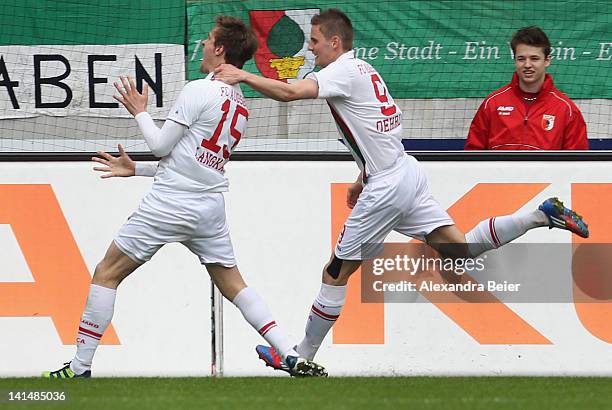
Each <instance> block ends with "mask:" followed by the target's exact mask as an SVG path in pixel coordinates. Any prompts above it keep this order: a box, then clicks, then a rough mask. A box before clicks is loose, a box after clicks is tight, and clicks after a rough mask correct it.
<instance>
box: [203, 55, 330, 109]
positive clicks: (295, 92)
mask: <svg viewBox="0 0 612 410" xmlns="http://www.w3.org/2000/svg"><path fill="white" fill-rule="evenodd" d="M215 80H220V81H223V82H224V83H227V84H230V85H232V84H236V83H245V84H248V85H249V86H251V88H253V89H254V90H256V91H259V92H260V93H262V94H264V95H266V96H268V97H270V98H273V99H275V100H277V101H295V100H305V99H309V98H317V96H318V95H319V85H318V84H317V82H316V81H314V80H298V81H295V82H293V83H291V84H288V83H285V82H282V81H278V80H273V79H271V78H265V77H260V76H258V75H256V74H252V73H249V72H248V71H244V70H241V69H239V68H236V67H234V66H233V65H231V64H221V65H220V66H219V67H217V68H216V69H215Z"/></svg>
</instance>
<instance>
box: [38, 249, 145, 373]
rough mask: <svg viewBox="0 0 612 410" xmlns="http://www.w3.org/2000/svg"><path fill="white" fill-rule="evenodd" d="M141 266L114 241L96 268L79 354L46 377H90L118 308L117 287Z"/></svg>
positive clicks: (88, 297)
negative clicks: (95, 359) (98, 352)
mask: <svg viewBox="0 0 612 410" xmlns="http://www.w3.org/2000/svg"><path fill="white" fill-rule="evenodd" d="M139 266H140V264H139V263H137V262H135V261H133V260H132V259H130V258H129V257H128V256H127V255H125V254H124V253H123V252H121V250H120V249H119V248H118V247H117V246H116V245H115V242H112V243H111V245H110V246H109V248H108V250H107V251H106V255H105V256H104V258H103V259H102V261H101V262H100V263H99V264H98V266H96V270H95V272H94V276H93V279H92V281H91V285H90V287H89V295H88V296H87V304H86V306H85V311H84V312H83V316H82V317H81V322H80V324H79V330H78V336H77V342H76V345H77V352H76V355H75V356H74V358H73V359H72V361H70V362H68V363H65V364H64V367H62V368H60V369H58V370H55V371H51V372H44V373H43V377H46V378H52V379H69V378H74V377H90V376H91V364H92V361H93V357H94V354H95V352H96V349H97V348H98V345H99V344H100V339H101V338H102V335H103V334H104V331H105V330H106V328H107V327H108V325H109V323H110V322H111V319H112V318H113V312H114V309H115V295H116V293H117V287H118V286H119V284H120V283H121V282H122V281H123V279H125V278H126V277H127V276H128V275H129V274H130V273H132V272H133V271H134V270H135V269H136V268H138V267H139Z"/></svg>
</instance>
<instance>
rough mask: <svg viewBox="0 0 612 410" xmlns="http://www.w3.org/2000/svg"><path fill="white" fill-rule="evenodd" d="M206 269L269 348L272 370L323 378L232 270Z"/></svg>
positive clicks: (209, 266) (321, 371) (321, 369)
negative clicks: (272, 364)
mask: <svg viewBox="0 0 612 410" xmlns="http://www.w3.org/2000/svg"><path fill="white" fill-rule="evenodd" d="M206 269H207V270H208V272H209V274H210V276H211V278H212V279H213V282H214V283H215V285H216V286H217V287H218V288H219V290H220V291H221V293H222V294H223V296H224V297H225V298H226V299H228V300H230V301H231V302H232V303H233V304H234V305H235V306H236V307H237V308H238V310H240V312H241V313H242V315H243V316H244V318H245V320H246V321H247V322H248V323H249V324H250V325H251V326H253V328H254V329H255V330H256V331H257V332H258V333H259V334H260V335H261V336H262V337H263V338H264V339H265V340H266V341H267V342H268V343H269V344H270V345H271V346H272V347H273V349H272V351H273V352H274V356H273V357H272V358H271V360H272V361H273V363H274V366H273V367H274V368H276V369H278V370H284V371H286V372H288V373H289V374H291V375H293V376H314V377H326V376H327V371H326V370H325V368H324V367H323V366H321V365H319V364H317V363H314V362H312V361H311V360H310V359H308V358H305V357H303V355H300V354H298V352H296V351H295V349H294V348H293V345H292V344H291V343H290V342H289V339H288V338H287V336H286V334H285V333H284V332H283V331H282V330H281V328H280V327H279V326H278V324H277V323H276V321H275V320H274V318H273V316H272V313H271V312H270V309H269V308H268V306H267V304H266V303H265V302H264V300H263V299H262V297H261V296H260V295H259V294H258V293H257V292H256V291H255V289H253V288H251V287H248V286H247V285H246V283H245V282H244V280H243V279H242V275H241V274H240V271H239V270H238V268H237V267H236V266H233V267H224V266H221V265H218V264H207V265H206ZM277 352H278V353H277Z"/></svg>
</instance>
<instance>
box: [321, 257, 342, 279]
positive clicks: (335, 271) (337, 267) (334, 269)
mask: <svg viewBox="0 0 612 410" xmlns="http://www.w3.org/2000/svg"><path fill="white" fill-rule="evenodd" d="M342 262H343V261H342V259H340V258H338V257H337V256H336V255H334V257H333V258H332V260H331V261H330V262H329V263H328V264H327V266H326V267H325V272H327V274H328V275H329V276H331V277H332V278H333V279H338V277H339V276H340V271H341V270H342Z"/></svg>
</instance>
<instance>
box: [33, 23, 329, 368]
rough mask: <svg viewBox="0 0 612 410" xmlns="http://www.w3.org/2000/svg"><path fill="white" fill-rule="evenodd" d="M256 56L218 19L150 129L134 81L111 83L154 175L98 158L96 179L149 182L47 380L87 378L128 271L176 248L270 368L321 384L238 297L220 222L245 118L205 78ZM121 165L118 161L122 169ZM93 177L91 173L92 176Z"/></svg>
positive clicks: (251, 301) (234, 26)
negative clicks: (100, 174) (186, 79)
mask: <svg viewBox="0 0 612 410" xmlns="http://www.w3.org/2000/svg"><path fill="white" fill-rule="evenodd" d="M256 49H257V39H256V37H255V34H254V33H253V31H252V30H251V29H250V28H249V27H247V26H246V25H245V24H244V23H243V22H242V21H240V20H238V19H236V18H233V17H229V16H221V17H219V18H218V19H217V20H216V25H215V27H214V28H213V30H212V31H211V32H210V33H209V35H208V38H207V39H206V40H204V41H203V60H202V64H201V67H200V70H201V71H202V72H203V73H209V74H208V76H207V77H206V78H205V79H201V80H196V81H192V82H190V83H188V84H187V85H185V87H184V88H183V90H182V92H181V94H180V95H179V97H178V100H177V101H176V103H175V104H174V106H173V107H172V109H171V110H170V113H169V114H168V118H167V121H166V122H165V123H164V125H163V127H162V128H161V129H159V128H157V126H156V125H155V124H154V122H153V119H152V118H151V116H150V115H149V114H148V113H147V111H146V109H147V99H148V88H147V86H146V85H145V88H144V90H143V94H140V93H139V92H138V90H137V89H136V85H135V83H134V80H133V79H131V78H123V77H121V84H120V85H119V84H115V87H116V88H117V91H118V92H119V94H120V96H115V99H117V100H118V101H119V102H120V103H121V104H123V105H124V106H125V108H127V110H128V111H129V112H130V113H131V114H132V115H134V117H135V118H136V121H137V122H138V125H139V127H140V129H141V131H142V133H143V135H144V138H145V140H146V142H147V145H148V146H149V148H150V149H151V152H152V153H153V154H155V155H156V156H159V157H161V160H160V162H159V167H158V168H157V167H146V166H144V167H143V166H141V167H138V168H136V167H135V166H134V163H132V162H131V161H129V157H127V156H126V155H125V153H123V149H122V148H121V147H120V151H121V154H122V155H121V156H120V157H119V158H117V159H116V161H115V158H113V157H112V156H110V155H108V154H106V153H102V159H100V160H99V162H102V163H104V164H105V165H107V167H104V168H103V170H105V169H108V170H109V171H110V173H109V174H107V175H106V176H130V175H134V174H135V173H136V171H138V173H139V174H146V175H151V174H154V175H155V180H154V182H153V186H152V189H151V191H150V192H149V193H148V194H147V195H146V196H145V197H144V199H143V200H142V202H141V203H140V206H139V208H138V210H137V211H136V212H134V214H132V216H131V217H130V219H129V220H128V221H127V222H126V223H125V224H124V225H123V226H122V227H121V229H120V230H119V232H118V233H117V235H116V236H115V238H114V241H113V242H112V243H111V244H110V247H109V248H108V251H107V252H106V255H105V256H104V259H103V260H102V261H101V262H100V263H99V264H98V265H97V266H96V269H95V273H94V276H93V279H92V284H91V286H90V289H89V296H88V298H87V305H86V307H85V311H84V312H83V316H82V318H81V322H80V325H79V329H78V336H77V352H76V355H75V357H74V359H72V361H71V362H69V363H67V364H66V365H65V366H64V367H63V368H61V369H59V370H57V371H53V372H45V373H44V374H43V376H45V377H48V378H73V377H90V375H91V370H90V369H91V365H92V361H93V356H94V353H95V350H96V348H97V347H98V344H99V341H100V338H101V337H102V334H103V333H104V331H105V330H106V328H107V326H108V324H109V323H110V321H111V318H112V316H113V309H114V304H115V294H116V289H117V287H118V286H119V284H120V283H121V282H122V281H123V280H124V279H125V278H126V277H127V276H128V275H129V274H130V273H132V272H133V271H134V270H135V269H137V268H138V267H139V266H141V265H142V264H143V263H145V262H147V261H148V260H150V259H151V257H152V256H153V255H154V254H155V253H156V252H157V251H158V250H159V249H160V248H161V247H162V246H163V245H165V244H166V243H170V242H180V243H182V244H183V245H185V246H186V247H187V248H188V249H189V250H191V251H192V252H193V253H194V254H196V255H197V256H198V257H199V259H200V262H201V263H202V264H203V265H205V266H206V269H207V270H208V273H209V274H210V276H211V278H212V280H213V281H214V283H215V285H216V286H217V287H218V288H219V290H220V291H221V293H222V294H223V296H225V297H226V298H227V299H229V300H230V301H232V303H233V304H234V305H236V307H237V308H238V309H239V310H240V311H241V313H242V314H243V316H244V318H245V319H246V320H247V322H249V323H250V324H251V325H252V326H253V327H254V328H255V330H257V331H258V332H259V333H260V334H261V335H262V336H263V337H264V339H266V341H267V342H268V343H270V344H271V345H273V346H274V348H275V349H276V351H278V352H280V356H281V358H280V360H282V361H283V364H284V365H285V366H286V367H288V368H289V370H290V372H291V373H292V374H294V375H296V376H326V375H327V373H326V371H325V369H324V368H323V367H322V366H319V365H317V364H316V363H313V362H312V361H310V360H308V359H304V358H302V357H300V356H299V355H298V354H297V352H296V351H295V350H294V348H293V345H292V344H291V343H290V342H289V339H288V338H287V337H286V335H285V334H284V333H283V332H282V331H281V330H280V328H279V327H278V326H277V325H276V322H275V321H274V320H273V317H272V314H271V313H270V311H269V309H268V307H267V306H266V304H265V302H264V301H263V299H262V298H261V297H260V296H259V295H258V294H257V292H255V291H254V290H253V289H252V288H250V287H247V285H246V284H245V283H244V280H243V279H242V276H241V275H240V272H239V271H238V268H237V267H236V260H235V259H234V252H233V249H232V243H231V240H230V235H229V229H228V226H227V222H226V218H225V203H224V199H223V192H224V191H226V190H227V188H228V182H227V179H226V178H225V176H224V165H225V163H226V162H227V161H228V160H229V157H230V154H231V152H232V150H233V148H234V147H235V146H236V144H238V142H239V141H240V138H241V136H242V135H243V133H244V130H245V127H246V123H247V118H248V111H247V108H246V105H245V100H244V97H243V95H242V92H241V90H240V87H239V86H236V85H233V86H230V85H227V84H225V83H223V82H221V81H217V80H216V79H214V77H213V73H212V71H213V70H214V68H215V67H217V66H219V65H220V64H222V63H231V64H234V65H236V66H239V67H242V65H243V64H244V63H245V61H247V60H249V59H250V58H251V57H252V56H253V54H254V53H255V50H256ZM126 158H127V160H126ZM98 170H99V169H98Z"/></svg>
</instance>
